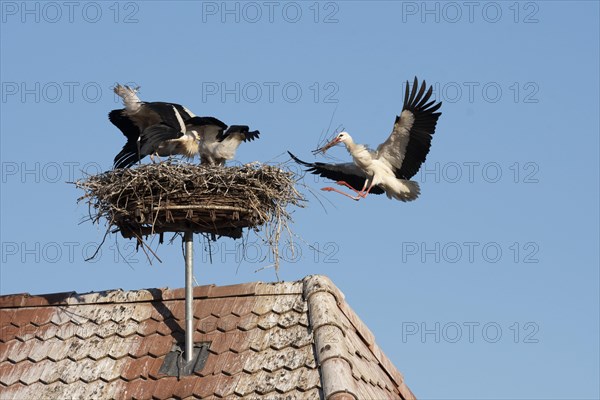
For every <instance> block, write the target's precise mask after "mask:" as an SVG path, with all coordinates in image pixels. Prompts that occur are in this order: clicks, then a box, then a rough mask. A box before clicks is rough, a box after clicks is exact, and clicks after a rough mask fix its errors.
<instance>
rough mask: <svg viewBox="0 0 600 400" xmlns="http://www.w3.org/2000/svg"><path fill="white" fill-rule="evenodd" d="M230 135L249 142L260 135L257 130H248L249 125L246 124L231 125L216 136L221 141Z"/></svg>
mask: <svg viewBox="0 0 600 400" xmlns="http://www.w3.org/2000/svg"><path fill="white" fill-rule="evenodd" d="M230 135H235V136H236V137H239V139H240V141H244V142H251V141H253V140H254V139H258V136H259V135H260V132H259V131H252V132H250V127H249V126H248V125H231V126H230V127H229V129H227V131H225V132H223V133H221V134H220V135H218V136H217V140H218V141H220V142H222V141H223V140H225V139H227V137H229V136H230Z"/></svg>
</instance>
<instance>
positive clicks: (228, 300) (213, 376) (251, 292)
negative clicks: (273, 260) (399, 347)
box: [0, 276, 414, 400]
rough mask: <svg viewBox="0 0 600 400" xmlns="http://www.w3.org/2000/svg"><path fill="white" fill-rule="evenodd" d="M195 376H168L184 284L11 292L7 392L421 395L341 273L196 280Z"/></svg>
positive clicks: (330, 399) (0, 313)
mask: <svg viewBox="0 0 600 400" xmlns="http://www.w3.org/2000/svg"><path fill="white" fill-rule="evenodd" d="M193 292H194V299H195V301H194V307H193V308H194V310H193V311H194V317H195V318H194V321H193V326H194V329H195V332H194V340H195V341H197V342H201V341H211V342H212V343H211V346H210V349H209V353H208V358H207V360H206V364H205V366H204V368H203V369H202V370H201V371H198V372H196V373H195V374H193V375H191V376H182V377H180V378H178V377H172V376H167V375H165V374H162V373H160V372H159V370H160V368H161V366H162V365H163V362H164V360H165V356H166V355H167V353H169V352H170V351H171V350H172V349H173V346H174V344H175V343H177V341H181V340H182V337H183V336H182V335H183V329H182V326H183V324H184V319H185V307H184V301H183V300H184V294H185V293H184V290H183V289H175V290H170V289H149V290H136V291H122V290H113V291H105V292H96V293H87V294H77V293H74V292H68V293H57V294H50V295H39V296H32V295H29V294H17V295H9V296H0V398H2V399H4V398H19V399H20V398H48V399H50V398H99V399H104V398H107V399H108V398H134V399H149V398H154V399H163V398H217V399H218V398H228V399H229V398H242V397H244V398H251V399H262V398H264V399H273V398H290V399H295V398H303V399H304V398H307V399H308V398H322V399H325V400H341V399H361V400H362V399H382V398H385V399H412V398H414V396H413V394H412V393H411V392H410V390H409V389H408V387H407V386H406V385H405V384H404V382H403V378H402V375H401V374H400V373H399V372H398V370H397V369H396V368H395V367H394V366H393V365H392V363H391V362H390V361H389V359H387V357H386V356H385V355H384V354H383V353H382V352H381V350H380V349H379V347H378V346H377V344H376V343H375V339H374V336H373V334H372V333H371V332H370V331H369V330H368V329H367V327H366V326H365V325H364V324H363V323H362V321H361V320H360V318H358V316H357V315H356V314H355V313H354V312H353V311H352V309H351V308H350V307H349V306H348V304H347V303H346V302H345V299H344V295H343V294H342V292H341V291H340V290H339V289H338V288H336V287H335V286H334V285H333V284H332V283H331V281H330V280H329V279H327V278H325V277H323V276H310V277H307V278H305V279H304V280H303V281H299V282H282V283H260V282H255V283H249V284H242V285H232V286H223V287H218V286H214V285H209V286H200V287H196V288H194V291H193Z"/></svg>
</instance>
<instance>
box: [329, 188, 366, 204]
mask: <svg viewBox="0 0 600 400" xmlns="http://www.w3.org/2000/svg"><path fill="white" fill-rule="evenodd" d="M321 190H324V191H326V192H336V193H339V194H343V195H344V196H346V197H350V198H351V199H352V200H356V201H358V200H360V199H361V196H360V194H359V195H358V196H350V195H349V194H348V193H344V192H342V191H341V190H337V189H336V188H332V187H329V186H328V187H324V188H323V189H321ZM353 190H355V191H356V189H353ZM356 192H357V193H358V191H356Z"/></svg>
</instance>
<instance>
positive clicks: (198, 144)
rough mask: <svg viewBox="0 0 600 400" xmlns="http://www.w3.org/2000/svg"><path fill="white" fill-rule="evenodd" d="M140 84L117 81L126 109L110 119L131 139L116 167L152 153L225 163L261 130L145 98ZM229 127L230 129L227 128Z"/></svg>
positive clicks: (205, 162) (128, 139) (121, 153)
mask: <svg viewBox="0 0 600 400" xmlns="http://www.w3.org/2000/svg"><path fill="white" fill-rule="evenodd" d="M138 89H139V88H135V89H134V88H130V87H129V86H121V85H117V86H116V87H115V88H114V91H115V93H116V94H117V95H118V96H119V97H121V98H122V99H123V104H124V105H125V108H124V109H120V110H113V111H111V112H110V113H109V114H108V118H109V120H110V121H111V122H112V123H113V124H114V125H115V126H116V127H117V128H119V129H120V130H121V132H123V134H124V135H125V137H126V138H127V143H126V144H125V146H124V147H123V149H122V150H121V152H119V153H118V154H117V155H116V157H115V159H114V168H128V167H130V166H132V165H133V164H135V162H136V161H140V160H141V159H142V158H144V157H145V156H147V155H149V156H150V158H151V159H152V161H154V156H172V155H183V156H185V157H188V158H193V157H194V156H196V155H200V156H201V160H202V163H203V164H224V163H225V160H230V159H233V158H234V156H235V151H236V150H237V147H238V146H239V145H240V143H241V142H242V141H247V140H253V139H255V138H256V137H258V135H259V132H258V131H254V132H249V128H248V127H247V126H245V125H234V126H231V127H230V128H229V129H227V125H226V124H225V123H223V122H222V121H220V120H218V119H217V118H214V117H198V116H196V115H194V114H193V113H192V112H191V111H190V110H188V109H187V108H185V107H184V106H182V105H180V104H176V103H166V102H143V101H141V100H140V99H139V97H138V96H137V90H138ZM225 129H227V131H225Z"/></svg>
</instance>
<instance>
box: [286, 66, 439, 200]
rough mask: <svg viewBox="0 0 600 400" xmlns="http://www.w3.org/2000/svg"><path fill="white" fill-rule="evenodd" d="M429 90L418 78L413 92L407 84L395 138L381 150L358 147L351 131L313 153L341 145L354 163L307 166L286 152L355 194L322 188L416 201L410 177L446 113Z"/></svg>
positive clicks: (415, 188)
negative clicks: (440, 109)
mask: <svg viewBox="0 0 600 400" xmlns="http://www.w3.org/2000/svg"><path fill="white" fill-rule="evenodd" d="M426 87H427V84H426V83H425V81H423V83H422V85H421V88H420V89H419V85H418V81H417V78H416V77H415V81H414V84H413V86H412V90H409V85H408V81H407V82H406V92H405V94H404V107H403V108H402V113H401V114H400V116H397V117H396V121H395V123H394V129H393V131H392V133H391V135H390V136H389V137H388V138H387V140H386V141H385V142H383V143H382V144H380V145H379V146H378V147H377V150H375V151H373V150H369V149H368V148H367V147H366V146H364V145H362V144H356V143H354V141H353V140H352V137H351V136H350V135H349V134H348V133H347V132H341V133H340V134H338V135H337V136H336V138H335V139H333V140H332V141H331V142H329V143H328V144H326V145H325V146H323V147H321V148H320V149H318V150H315V152H319V151H320V152H323V153H325V151H327V150H328V149H329V148H331V147H333V146H335V145H337V144H339V143H343V144H344V145H345V146H346V149H347V150H348V152H349V153H350V155H351V156H352V160H353V161H354V162H351V163H339V164H327V163H321V162H315V163H307V162H304V161H302V160H300V159H298V158H297V157H296V156H294V155H293V154H292V153H289V152H288V153H289V154H290V156H291V157H292V158H293V159H294V161H296V162H297V163H299V164H301V165H304V166H306V167H308V171H310V172H312V173H313V174H317V175H320V176H322V177H324V178H329V179H332V180H335V181H336V183H337V184H338V185H342V186H346V187H347V188H349V189H351V190H352V191H354V192H355V193H356V195H354V196H352V195H350V194H348V193H345V192H342V191H340V190H338V189H335V188H333V187H325V188H323V189H322V190H325V191H333V192H337V193H340V194H343V195H344V196H347V197H350V198H351V199H353V200H360V199H361V198H365V197H367V195H368V194H369V193H374V194H382V193H385V194H386V195H387V197H388V198H390V199H391V198H394V199H396V200H400V201H412V200H415V199H416V198H417V197H418V196H419V193H420V189H419V184H418V183H417V182H415V181H411V180H410V178H412V177H413V176H414V175H415V174H416V173H417V171H418V170H419V168H420V167H421V164H422V163H423V162H424V161H425V158H426V157H427V153H429V148H430V147H431V135H433V134H434V132H435V126H436V124H437V120H438V118H439V117H440V115H441V114H442V113H441V112H436V111H437V110H438V109H439V108H440V107H441V105H442V103H441V102H440V103H437V104H436V101H435V100H432V101H430V102H428V101H429V99H430V97H431V93H432V91H433V87H430V88H429V90H428V91H427V93H425V89H426Z"/></svg>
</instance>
